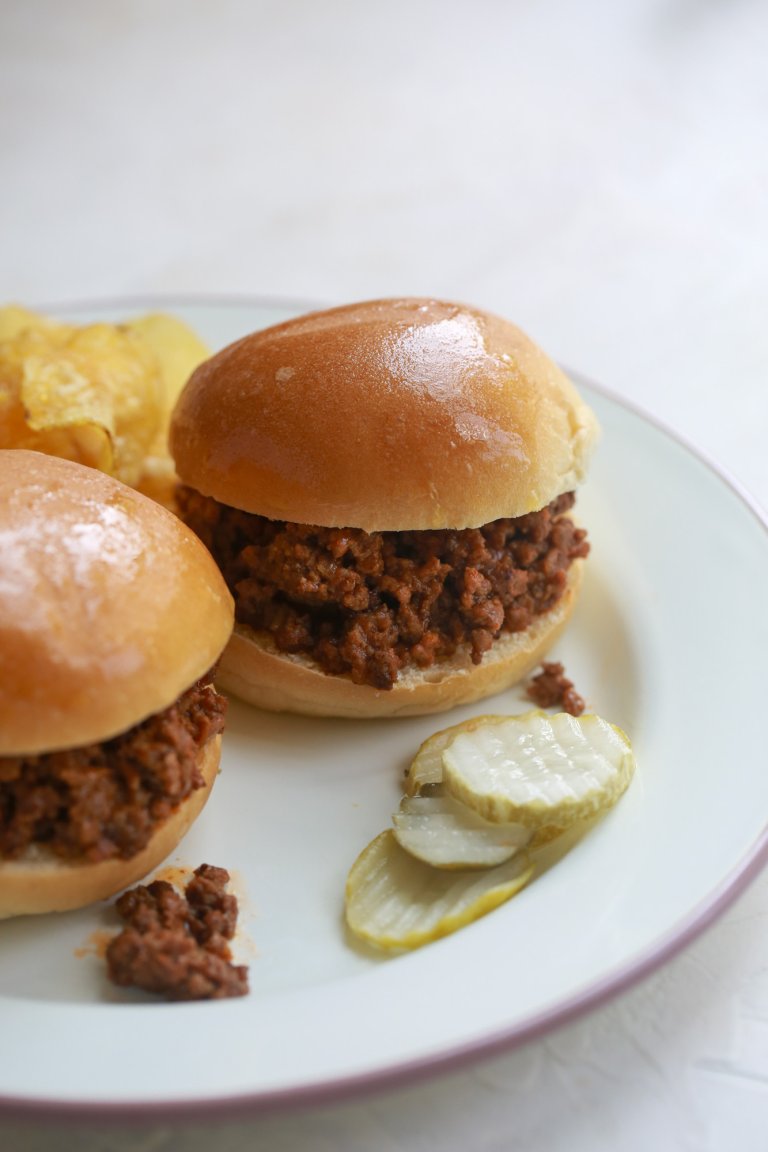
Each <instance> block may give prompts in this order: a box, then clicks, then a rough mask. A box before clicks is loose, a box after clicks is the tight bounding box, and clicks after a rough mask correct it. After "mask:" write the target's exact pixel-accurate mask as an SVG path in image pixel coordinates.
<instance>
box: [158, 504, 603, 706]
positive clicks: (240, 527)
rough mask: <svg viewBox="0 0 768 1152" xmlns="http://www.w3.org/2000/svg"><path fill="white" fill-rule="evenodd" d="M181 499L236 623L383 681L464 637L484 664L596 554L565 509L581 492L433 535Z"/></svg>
mask: <svg viewBox="0 0 768 1152" xmlns="http://www.w3.org/2000/svg"><path fill="white" fill-rule="evenodd" d="M178 503H179V508H180V511H181V515H182V517H183V519H184V520H186V522H187V524H189V526H190V527H191V528H193V529H194V531H195V532H196V533H197V535H198V536H199V537H200V538H201V539H202V540H203V542H204V543H205V544H206V545H207V547H208V548H209V550H210V551H211V552H212V554H213V556H214V557H215V558H216V560H217V562H218V564H219V566H220V568H221V570H222V572H223V574H224V578H225V580H226V581H227V584H228V585H229V587H230V590H231V591H232V594H233V596H234V597H235V604H236V608H235V612H236V617H237V619H238V621H240V622H241V623H243V624H247V625H249V626H250V627H252V628H255V629H257V630H266V631H267V632H269V633H270V634H271V636H272V638H273V640H274V643H275V645H276V646H277V648H278V649H279V650H280V651H282V652H291V653H300V654H302V655H306V656H309V657H311V658H312V659H313V660H314V661H315V662H316V663H317V664H318V665H319V666H320V667H321V668H322V669H323V670H324V671H325V672H328V673H331V674H335V675H345V674H346V675H349V676H350V677H351V679H352V680H353V681H354V682H355V683H356V684H369V685H371V686H372V687H374V688H384V689H388V688H392V686H393V685H394V683H395V681H396V679H397V676H398V673H399V672H400V671H401V670H402V669H403V668H406V667H409V666H416V667H418V668H429V667H430V666H431V665H432V664H434V663H435V662H436V661H440V660H443V659H446V658H447V657H450V656H452V655H453V654H454V653H455V652H456V650H457V649H458V648H459V647H461V646H464V645H466V646H467V647H468V648H469V651H470V653H471V657H472V660H473V661H474V663H475V664H479V663H480V661H481V660H482V658H483V654H484V653H485V652H487V651H488V649H489V648H490V647H491V645H492V644H493V642H494V640H496V639H497V638H498V637H499V636H500V635H501V634H502V633H503V632H519V631H522V630H524V629H526V628H527V627H528V626H529V625H530V623H531V622H532V621H533V620H534V619H535V617H536V616H538V615H540V614H541V613H544V612H547V611H549V609H550V608H552V607H553V605H554V604H556V603H557V601H558V599H559V598H560V596H561V595H562V593H563V590H564V588H565V584H566V579H567V572H568V568H569V566H570V564H571V563H572V561H573V560H575V559H576V558H577V557H584V556H586V555H587V553H588V551H589V544H588V543H587V540H586V533H585V532H584V531H583V529H581V528H576V527H575V525H574V524H573V522H572V521H571V520H570V519H569V518H568V516H566V515H565V513H566V512H568V511H569V510H570V509H571V508H572V507H573V504H574V495H573V493H572V492H568V493H565V494H564V495H562V496H559V497H558V498H557V499H556V500H554V501H553V502H552V503H551V504H549V505H548V506H547V507H546V508H544V509H542V510H541V511H540V512H532V513H530V514H529V515H527V516H520V517H517V518H516V519H506V520H494V521H493V522H492V523H490V524H485V525H483V526H482V527H481V528H467V529H462V530H452V529H450V530H449V529H445V530H440V531H426V532H373V533H367V532H363V531H362V530H360V529H357V528H319V527H316V526H312V525H306V524H293V523H290V522H286V521H275V520H267V519H266V518H265V517H263V516H255V515H252V514H250V513H247V512H241V511H239V510H238V509H236V508H231V507H229V506H227V505H225V504H219V503H218V502H217V501H216V500H213V499H211V498H209V497H205V496H202V495H200V493H199V492H196V491H195V490H194V489H191V488H187V487H181V488H180V490H179V492H178Z"/></svg>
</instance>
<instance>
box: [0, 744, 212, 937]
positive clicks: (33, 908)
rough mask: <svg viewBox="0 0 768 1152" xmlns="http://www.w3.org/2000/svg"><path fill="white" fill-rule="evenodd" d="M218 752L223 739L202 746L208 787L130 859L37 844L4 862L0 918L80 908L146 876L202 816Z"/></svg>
mask: <svg viewBox="0 0 768 1152" xmlns="http://www.w3.org/2000/svg"><path fill="white" fill-rule="evenodd" d="M220 752H221V737H220V736H214V737H213V738H212V739H211V740H209V741H208V743H207V744H205V745H203V747H202V748H201V750H200V753H199V756H198V768H199V769H200V774H201V776H202V777H203V780H204V781H205V783H204V784H203V786H202V787H200V788H196V789H195V791H194V792H192V793H190V795H189V796H188V798H187V799H186V800H185V801H184V803H183V804H180V805H179V806H178V807H177V808H176V809H175V810H174V811H173V812H171V814H170V815H169V816H168V817H167V819H166V820H165V821H164V822H163V823H162V824H160V825H159V826H158V828H157V829H156V830H155V832H154V834H153V836H152V838H151V840H150V841H149V843H148V844H147V845H146V847H144V848H142V849H141V850H140V851H139V852H137V853H136V855H134V856H131V857H130V858H129V859H127V860H123V859H120V858H119V857H113V858H111V859H109V860H102V861H100V862H99V863H91V862H89V861H68V860H62V859H61V858H60V857H58V856H55V855H54V854H53V853H52V852H49V851H47V850H46V849H45V848H44V847H38V846H36V847H34V848H32V849H30V850H29V851H27V853H26V854H25V855H24V856H22V857H20V858H19V859H12V860H0V919H6V918H8V917H10V916H29V915H33V914H36V913H42V912H66V911H69V910H71V909H73V908H82V907H85V906H86V905H87V904H93V903H95V902H96V901H97V900H106V899H108V898H109V897H110V896H113V895H115V894H116V893H117V892H120V891H122V889H123V888H128V887H129V886H130V885H131V884H135V883H136V882H137V881H139V880H141V879H143V878H144V877H145V876H147V875H148V873H150V872H151V871H152V870H153V869H154V868H156V867H157V866H158V865H159V864H161V863H162V861H163V860H165V858H166V857H167V856H168V855H169V854H170V853H171V852H172V851H173V850H174V848H176V846H177V844H178V843H179V842H180V840H181V839H182V838H183V837H184V836H185V834H186V833H187V831H188V830H189V828H190V827H191V825H192V824H193V823H194V821H195V820H196V819H197V817H198V816H199V815H200V813H201V812H202V810H203V807H204V805H205V803H206V801H207V799H208V797H209V795H210V793H211V789H212V788H213V783H214V780H215V779H216V776H217V774H218V770H219V759H220Z"/></svg>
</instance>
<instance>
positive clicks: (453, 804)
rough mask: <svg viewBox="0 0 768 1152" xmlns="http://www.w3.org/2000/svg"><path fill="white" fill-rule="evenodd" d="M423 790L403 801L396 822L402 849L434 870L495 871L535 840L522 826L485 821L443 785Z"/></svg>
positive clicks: (396, 837)
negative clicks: (422, 792)
mask: <svg viewBox="0 0 768 1152" xmlns="http://www.w3.org/2000/svg"><path fill="white" fill-rule="evenodd" d="M424 791H425V794H424V795H421V796H405V797H403V800H402V801H401V803H400V809H399V811H398V812H396V813H395V814H394V816H393V817H392V822H393V824H394V826H395V829H394V832H395V839H396V840H397V842H398V844H400V846H401V848H405V850H406V852H410V854H411V855H412V856H415V857H416V858H417V859H419V860H423V861H424V863H425V864H431V865H432V867H433V868H445V869H456V868H494V867H496V865H498V864H503V863H504V862H505V860H510V859H511V858H512V857H513V856H514V854H515V853H516V852H517V851H518V850H519V849H520V848H522V847H524V846H525V845H526V844H527V843H528V841H529V840H530V838H531V833H530V830H529V829H528V828H524V827H522V825H520V824H498V823H495V822H492V821H490V820H484V819H483V817H482V816H478V814H477V813H476V812H473V810H472V809H471V808H468V807H467V806H466V804H462V803H461V801H459V800H456V799H455V798H454V797H453V796H448V795H446V794H445V792H444V790H443V789H442V787H441V786H440V785H439V784H438V785H429V786H427V787H426V788H425V790H424Z"/></svg>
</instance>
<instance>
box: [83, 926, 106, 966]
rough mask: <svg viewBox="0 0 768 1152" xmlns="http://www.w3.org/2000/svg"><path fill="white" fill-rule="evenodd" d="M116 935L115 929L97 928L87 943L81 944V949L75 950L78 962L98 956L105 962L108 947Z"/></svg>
mask: <svg viewBox="0 0 768 1152" xmlns="http://www.w3.org/2000/svg"><path fill="white" fill-rule="evenodd" d="M114 935H115V933H114V930H113V929H110V928H95V929H94V930H93V932H91V933H90V935H89V936H88V938H87V939H86V941H85V943H84V944H81V945H80V947H79V948H75V956H76V957H77V959H78V960H82V959H84V958H85V957H86V956H96V957H97V958H98V959H99V960H103V959H104V957H105V956H106V954H107V945H108V944H109V942H110V940H111V939H112V937H113V936H114Z"/></svg>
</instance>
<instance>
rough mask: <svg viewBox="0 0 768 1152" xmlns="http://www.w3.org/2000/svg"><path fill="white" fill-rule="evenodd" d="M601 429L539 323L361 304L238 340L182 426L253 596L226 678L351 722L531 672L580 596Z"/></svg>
mask: <svg viewBox="0 0 768 1152" xmlns="http://www.w3.org/2000/svg"><path fill="white" fill-rule="evenodd" d="M596 435H597V423H596V420H595V418H594V416H593V414H592V412H591V410H590V409H589V408H588V406H587V405H586V404H585V403H584V402H583V400H582V399H581V398H580V396H579V394H578V393H577V391H576V389H575V387H574V386H573V384H572V383H571V381H570V380H569V379H568V378H567V377H566V376H565V375H564V374H563V372H562V371H561V370H560V369H559V368H558V367H557V366H556V365H555V364H554V363H553V362H552V361H551V360H550V359H549V358H548V357H547V356H545V355H544V353H543V352H541V351H540V350H539V349H538V348H537V347H536V346H535V345H534V344H533V343H532V342H531V341H530V340H529V339H528V338H527V337H526V336H525V335H524V334H523V333H522V332H521V331H520V330H519V329H518V328H516V327H515V326H514V325H512V324H510V323H508V322H507V321H505V320H503V319H500V318H499V317H497V316H494V315H490V314H488V313H485V312H482V311H480V310H478V309H474V308H469V307H466V306H463V305H459V304H453V303H447V302H443V301H436V300H426V299H396V300H377V301H369V302H366V303H361V304H352V305H349V306H347V307H341V308H334V309H331V310H328V311H323V312H315V313H311V314H309V315H306V316H303V317H299V318H298V319H294V320H290V321H287V322H286V323H282V324H278V325H276V326H274V327H271V328H268V329H265V330H263V331H260V332H255V333H253V334H252V335H249V336H246V337H245V338H244V339H242V340H239V341H237V342H236V343H234V344H232V345H230V346H229V347H227V348H225V349H224V350H223V351H221V352H219V353H218V354H217V355H215V356H213V357H212V358H211V359H210V360H208V361H206V362H205V363H204V364H202V365H201V366H200V367H199V368H198V369H197V370H196V371H195V372H194V373H193V375H192V377H191V378H190V380H189V382H188V383H187V385H186V388H185V389H184V391H183V392H182V394H181V396H180V399H179V402H178V404H177V406H176V409H175V412H174V415H173V417H172V424H171V434H170V444H171V452H172V455H173V457H174V460H175V465H176V470H177V472H178V475H179V477H180V478H181V482H182V484H181V487H180V489H179V492H178V504H179V508H180V513H181V515H182V517H183V519H184V520H185V521H186V522H187V524H188V525H190V526H191V527H192V528H193V529H194V530H195V532H197V533H198V535H199V536H200V537H201V539H202V540H203V541H204V543H205V544H206V545H207V546H208V548H209V549H210V551H211V552H212V554H213V556H214V558H215V559H216V561H217V562H218V564H219V566H220V568H221V571H222V572H223V574H224V577H225V579H226V581H227V584H228V586H229V588H230V590H231V592H232V594H233V596H234V599H235V612H236V626H235V632H234V635H233V637H232V639H231V641H230V643H229V645H228V647H227V649H226V651H225V653H224V656H223V658H222V663H221V668H220V679H221V683H222V684H223V685H224V686H225V687H227V688H229V689H230V690H232V691H233V692H235V693H237V694H238V695H240V696H242V697H243V698H245V699H247V700H250V701H252V702H253V703H255V704H257V705H259V706H261V707H264V708H269V709H275V710H286V711H294V712H302V713H308V714H315V715H329V716H347V717H370V716H391V715H412V714H419V713H428V712H437V711H441V710H444V709H446V708H449V707H452V706H454V705H456V704H459V703H463V702H467V701H471V700H477V699H479V698H481V697H484V696H488V695H490V694H492V693H495V692H498V691H500V690H501V689H503V688H505V687H507V686H509V685H511V684H513V683H515V682H516V681H518V680H519V679H521V678H522V677H523V676H525V675H526V674H527V673H528V672H529V670H530V669H531V668H532V667H533V666H534V665H535V664H536V663H537V662H538V661H539V660H540V659H541V658H542V656H543V655H544V654H545V652H546V651H547V649H548V648H549V647H550V646H551V645H552V643H553V642H554V640H555V639H556V638H557V636H558V635H559V634H560V631H561V630H562V628H563V627H564V625H565V623H566V622H567V620H568V618H569V616H570V614H571V611H572V609H573V606H574V603H575V600H576V597H577V593H578V589H579V585H580V580H581V568H582V561H583V559H584V558H585V557H586V555H587V553H588V544H587V541H586V533H585V531H584V530H583V529H581V528H579V527H577V526H576V525H575V524H574V522H573V521H572V519H571V518H570V516H569V512H570V510H571V508H572V506H573V503H574V498H575V497H574V490H575V488H576V487H577V486H578V485H579V484H580V483H581V481H582V480H583V478H584V476H585V472H586V468H587V465H588V461H589V457H590V454H591V451H592V447H593V445H594V442H595V439H596Z"/></svg>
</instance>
